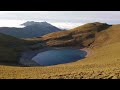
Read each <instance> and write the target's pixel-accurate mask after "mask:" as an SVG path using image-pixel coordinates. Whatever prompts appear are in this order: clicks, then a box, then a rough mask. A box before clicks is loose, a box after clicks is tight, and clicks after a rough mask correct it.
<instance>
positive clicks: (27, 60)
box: [19, 47, 90, 66]
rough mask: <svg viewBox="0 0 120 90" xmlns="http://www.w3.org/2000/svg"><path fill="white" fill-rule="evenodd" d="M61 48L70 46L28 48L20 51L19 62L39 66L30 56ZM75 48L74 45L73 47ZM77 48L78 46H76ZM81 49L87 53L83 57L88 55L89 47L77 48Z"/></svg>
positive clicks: (24, 64)
mask: <svg viewBox="0 0 120 90" xmlns="http://www.w3.org/2000/svg"><path fill="white" fill-rule="evenodd" d="M61 48H72V47H45V48H43V49H39V50H28V51H25V52H23V53H22V55H21V58H20V61H19V64H21V65H23V66H40V65H39V64H38V63H36V62H35V61H33V60H32V58H33V57H34V56H36V55H37V54H38V53H42V52H45V51H48V50H57V49H61ZM74 48H76V47H74ZM76 49H78V48H76ZM79 50H82V51H85V52H87V55H86V56H85V57H88V56H89V54H90V51H89V49H85V48H84V49H79Z"/></svg>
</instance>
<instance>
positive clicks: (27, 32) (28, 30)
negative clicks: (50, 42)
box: [0, 21, 61, 38]
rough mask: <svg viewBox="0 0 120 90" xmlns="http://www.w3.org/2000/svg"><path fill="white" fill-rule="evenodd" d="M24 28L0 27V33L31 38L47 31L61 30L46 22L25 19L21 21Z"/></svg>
mask: <svg viewBox="0 0 120 90" xmlns="http://www.w3.org/2000/svg"><path fill="white" fill-rule="evenodd" d="M22 25H24V26H25V27H24V28H15V27H0V33H3V34H7V35H11V36H14V37H17V38H32V37H38V36H42V35H45V34H48V33H52V32H57V31H61V29H59V28H57V27H55V26H53V25H51V24H49V23H47V22H34V21H27V22H25V23H23V24H22Z"/></svg>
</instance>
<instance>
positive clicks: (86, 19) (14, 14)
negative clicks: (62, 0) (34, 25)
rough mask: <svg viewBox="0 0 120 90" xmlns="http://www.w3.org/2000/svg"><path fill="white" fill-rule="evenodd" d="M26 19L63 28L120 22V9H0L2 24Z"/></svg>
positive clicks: (11, 24) (19, 22) (15, 23)
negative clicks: (94, 23) (92, 23)
mask: <svg viewBox="0 0 120 90" xmlns="http://www.w3.org/2000/svg"><path fill="white" fill-rule="evenodd" d="M25 21H39V22H41V21H47V22H49V23H51V24H53V25H55V26H58V27H61V28H73V27H76V26H79V25H82V24H85V23H90V22H104V23H108V24H120V11H0V26H19V24H22V23H23V22H25Z"/></svg>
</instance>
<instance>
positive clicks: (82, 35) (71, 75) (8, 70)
mask: <svg viewBox="0 0 120 90" xmlns="http://www.w3.org/2000/svg"><path fill="white" fill-rule="evenodd" d="M3 36H4V35H2V37H3ZM8 37H9V36H8ZM11 38H12V39H13V37H11ZM1 40H2V41H0V42H3V44H2V43H0V44H1V45H0V47H2V49H0V50H3V51H4V52H6V50H9V51H7V52H8V54H7V55H9V58H11V57H10V56H11V55H10V54H11V53H12V54H13V55H12V57H14V58H15V57H16V53H13V52H16V50H17V49H19V48H18V47H21V46H25V45H26V43H27V44H28V45H31V44H33V45H34V44H36V43H39V42H43V43H44V44H46V45H47V46H79V47H81V48H82V47H85V48H87V47H88V48H87V51H88V53H89V55H88V56H87V57H86V58H84V59H82V60H78V61H76V62H72V63H67V64H59V65H54V66H46V67H19V66H18V67H14V66H4V65H0V78H32V79H38V78H40V79H41V78H44V79H47V78H57V79H58V78H59V79H63V78H64V79H100V78H101V79H120V25H108V24H105V23H89V24H85V25H83V26H80V27H77V28H74V29H71V30H69V31H61V32H57V33H50V34H47V35H45V36H43V37H42V38H31V39H30V38H29V39H26V40H25V43H23V40H22V41H21V40H20V42H18V44H17V47H16V48H15V49H13V48H11V47H8V46H13V45H11V44H10V42H9V41H10V40H11V39H10V38H9V40H4V39H3V38H2V39H1ZM15 40H16V38H14V41H15ZM17 41H18V39H17V40H16V42H17ZM6 42H7V44H6ZM8 42H9V44H8ZM16 42H13V43H14V44H15V45H16ZM24 44H25V45H24ZM19 45H20V46H19ZM21 48H22V49H23V47H21ZM3 51H2V52H3ZM17 51H21V50H17ZM4 54H6V53H4ZM4 54H3V55H2V56H4V57H3V58H7V57H5V56H6V55H4ZM0 55H1V53H0ZM0 60H1V59H0ZM5 60H10V59H5ZM12 60H13V59H12ZM31 72H32V73H31Z"/></svg>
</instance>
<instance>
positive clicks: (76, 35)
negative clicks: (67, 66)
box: [42, 22, 111, 47]
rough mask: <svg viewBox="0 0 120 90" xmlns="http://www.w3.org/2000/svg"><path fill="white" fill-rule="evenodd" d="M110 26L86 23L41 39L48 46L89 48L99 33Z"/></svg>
mask: <svg viewBox="0 0 120 90" xmlns="http://www.w3.org/2000/svg"><path fill="white" fill-rule="evenodd" d="M110 27H111V25H108V24H106V23H99V22H95V23H88V24H85V25H82V26H79V27H76V28H74V29H71V30H68V31H61V32H56V33H50V34H47V35H44V36H43V37H42V39H43V40H44V41H46V45H48V46H80V47H89V46H90V45H91V44H92V43H93V42H94V41H95V38H96V35H97V33H100V32H102V31H104V30H106V29H107V28H110Z"/></svg>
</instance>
